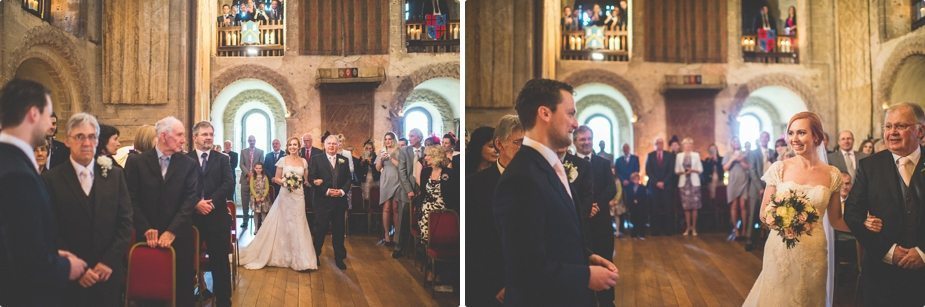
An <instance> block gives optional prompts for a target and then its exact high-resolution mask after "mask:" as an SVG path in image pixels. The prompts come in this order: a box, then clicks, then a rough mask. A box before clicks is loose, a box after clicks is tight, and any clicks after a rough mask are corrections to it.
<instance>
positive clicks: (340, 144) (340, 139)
mask: <svg viewBox="0 0 925 307" xmlns="http://www.w3.org/2000/svg"><path fill="white" fill-rule="evenodd" d="M346 144H347V137H345V136H344V134H343V133H338V134H337V150H338V153H339V154H340V155H341V156H344V157H346V158H347V165H348V166H350V182H351V183H356V184H359V182H358V181H357V179H356V178H357V177H356V164H355V163H354V162H353V151H351V150H349V149H346V148H344V146H345V145H346ZM350 195H351V193H350V191H347V201H348V202H347V203H348V204H350V203H351V202H350Z"/></svg>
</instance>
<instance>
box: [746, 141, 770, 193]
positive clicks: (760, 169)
mask: <svg viewBox="0 0 925 307" xmlns="http://www.w3.org/2000/svg"><path fill="white" fill-rule="evenodd" d="M767 150H768V152H767V154H765V156H764V157H763V156H762V155H761V147H758V148H756V149H754V150H751V151H749V152H748V158H747V159H748V164H749V165H750V166H751V167H750V168H749V169H748V176H749V178H751V183H752V184H755V185H757V186H755V187H756V188H758V190H760V189H764V187H765V183H764V181H763V180H761V176H764V171H765V169H764V161H765V160H764V159H765V158H766V159H767V160H768V163H774V161H777V152H775V151H774V149H770V148H768V149H767ZM768 165H770V164H768ZM751 200H754V201H757V202H760V201H761V195H758V197H757V198H756V197H752V199H751Z"/></svg>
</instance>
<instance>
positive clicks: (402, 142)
mask: <svg viewBox="0 0 925 307" xmlns="http://www.w3.org/2000/svg"><path fill="white" fill-rule="evenodd" d="M405 146H408V139H406V138H400V139H398V147H405Z"/></svg>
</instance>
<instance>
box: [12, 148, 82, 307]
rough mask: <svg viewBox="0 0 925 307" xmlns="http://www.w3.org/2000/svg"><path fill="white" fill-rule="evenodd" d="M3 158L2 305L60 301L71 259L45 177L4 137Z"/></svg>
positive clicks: (48, 304) (33, 304) (54, 302)
mask: <svg viewBox="0 0 925 307" xmlns="http://www.w3.org/2000/svg"><path fill="white" fill-rule="evenodd" d="M0 161H3V163H0V195H3V201H0V305H3V306H19V305H26V306H57V305H59V304H61V302H60V301H59V299H60V296H59V294H60V293H61V291H62V290H63V289H65V287H66V286H67V283H68V275H69V273H70V262H69V261H68V260H67V259H66V258H65V257H60V256H58V244H57V243H56V241H57V240H56V237H57V235H58V227H57V223H55V218H54V211H53V208H52V205H51V202H50V200H49V197H48V191H47V190H46V188H45V183H44V182H43V181H42V178H41V177H39V174H38V173H37V172H36V170H35V166H34V165H33V164H32V162H31V161H29V157H28V156H27V155H26V153H24V152H22V150H20V149H19V148H18V147H16V146H13V145H10V144H5V143H0Z"/></svg>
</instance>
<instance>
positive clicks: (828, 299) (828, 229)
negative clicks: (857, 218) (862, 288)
mask: <svg viewBox="0 0 925 307" xmlns="http://www.w3.org/2000/svg"><path fill="white" fill-rule="evenodd" d="M816 154H818V155H819V159H820V160H822V162H824V163H826V164H828V163H829V159H828V152H826V150H825V146H824V145H822V144H819V145H818V146H816ZM822 228H823V230H824V231H825V241H826V246H827V248H828V249H827V251H828V252H827V253H826V255H827V258H828V262H829V265H828V272H827V273H826V282H825V293H826V295H825V305H826V306H832V296H833V295H832V294H833V293H835V229H834V228H832V223H830V222H829V213H828V210H826V214H825V215H823V216H822Z"/></svg>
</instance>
